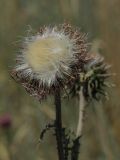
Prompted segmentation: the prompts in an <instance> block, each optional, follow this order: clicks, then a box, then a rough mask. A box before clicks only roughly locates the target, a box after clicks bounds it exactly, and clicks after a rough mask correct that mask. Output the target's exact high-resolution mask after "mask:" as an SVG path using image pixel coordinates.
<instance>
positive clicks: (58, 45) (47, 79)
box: [11, 23, 91, 100]
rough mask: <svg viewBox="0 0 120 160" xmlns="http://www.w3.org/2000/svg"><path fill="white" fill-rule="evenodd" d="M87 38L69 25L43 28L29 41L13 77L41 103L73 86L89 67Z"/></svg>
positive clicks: (21, 51) (13, 71)
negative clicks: (49, 96)
mask: <svg viewBox="0 0 120 160" xmlns="http://www.w3.org/2000/svg"><path fill="white" fill-rule="evenodd" d="M86 40H87V35H86V34H83V33H81V32H80V31H79V30H78V29H74V28H73V27H72V26H71V25H69V24H66V23H65V24H63V25H59V26H58V27H57V26H54V27H43V28H40V30H39V32H38V33H36V34H34V35H32V36H29V37H26V38H25V40H24V42H23V44H22V49H21V50H20V53H19V55H18V56H17V60H16V66H15V68H14V69H13V70H12V72H11V75H12V77H13V78H14V79H15V80H16V81H17V82H20V83H21V84H22V85H23V86H24V87H25V89H26V90H27V91H28V92H29V93H30V94H31V95H33V96H36V97H37V98H38V99H39V100H41V99H43V98H45V97H46V96H47V94H50V93H52V92H54V90H55V89H56V87H61V88H64V85H65V84H66V85H71V84H73V82H74V81H75V80H76V78H78V76H79V73H80V72H82V69H83V66H84V65H85V64H86V63H88V62H89V61H90V59H91V56H90V55H88V43H87V42H86Z"/></svg>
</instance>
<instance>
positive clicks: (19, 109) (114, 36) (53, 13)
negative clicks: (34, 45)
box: [0, 0, 120, 160]
mask: <svg viewBox="0 0 120 160" xmlns="http://www.w3.org/2000/svg"><path fill="white" fill-rule="evenodd" d="M64 20H66V21H68V22H70V23H71V24H73V25H75V26H78V27H80V28H81V30H82V31H83V32H86V33H88V34H89V41H90V42H92V43H93V47H92V52H101V54H102V55H103V56H104V57H105V59H106V61H107V62H108V63H109V64H111V65H112V72H115V73H116V76H115V77H113V79H112V81H113V82H114V83H115V84H116V87H115V88H112V89H110V91H109V93H110V99H109V101H105V102H104V103H103V104H99V105H101V106H100V107H99V106H98V104H97V103H96V104H95V106H96V107H97V108H96V107H95V108H96V109H95V111H93V109H92V108H93V107H92V105H91V106H88V107H87V108H86V118H85V122H84V134H83V138H82V142H81V143H82V144H81V150H80V160H119V159H120V98H119V97H120V69H119V68H120V44H119V43H120V1H119V0H10V1H8V0H0V160H33V159H34V160H48V159H49V160H57V154H56V153H57V151H56V143H55V139H54V137H53V136H52V132H50V133H48V134H46V135H45V139H44V141H41V142H39V135H40V131H41V130H42V129H43V128H44V125H45V124H46V123H48V122H49V121H52V120H53V119H54V101H53V98H52V97H50V98H49V99H48V100H47V102H43V103H41V104H39V102H37V100H36V99H34V98H33V97H30V96H29V95H28V94H27V93H26V92H25V91H24V89H23V88H22V87H21V86H20V85H19V84H16V82H14V81H13V80H12V79H11V77H10V75H9V71H10V69H11V68H12V67H13V66H14V64H15V61H14V59H15V56H16V53H17V52H18V50H19V42H21V40H22V38H23V37H24V36H26V35H27V32H28V30H30V29H33V30H38V29H39V27H40V26H42V25H49V24H59V23H63V22H64ZM77 103H78V102H77V101H76V99H72V100H70V101H69V102H68V101H67V100H65V101H64V102H63V117H64V120H63V123H64V125H67V126H69V127H70V128H71V129H72V130H75V129H76V122H77V112H78V108H77Z"/></svg>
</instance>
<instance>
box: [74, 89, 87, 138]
mask: <svg viewBox="0 0 120 160" xmlns="http://www.w3.org/2000/svg"><path fill="white" fill-rule="evenodd" d="M84 108H85V98H84V95H83V86H81V89H80V91H79V119H78V125H77V132H76V137H80V136H81V135H82V129H83V116H84Z"/></svg>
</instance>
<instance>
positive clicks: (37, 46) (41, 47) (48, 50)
mask: <svg viewBox="0 0 120 160" xmlns="http://www.w3.org/2000/svg"><path fill="white" fill-rule="evenodd" d="M69 52H70V44H69V40H68V39H67V38H66V37H65V36H63V37H55V36H49V37H44V38H40V39H36V40H34V41H33V42H31V43H30V44H29V45H28V48H27V51H26V53H25V59H26V61H27V62H28V64H29V65H30V66H31V67H32V68H33V69H34V71H36V72H40V71H44V70H48V71H49V70H51V71H52V70H54V69H55V66H56V65H57V64H59V63H60V61H64V60H65V59H67V57H68V56H69Z"/></svg>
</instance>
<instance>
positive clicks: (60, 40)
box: [11, 23, 109, 160]
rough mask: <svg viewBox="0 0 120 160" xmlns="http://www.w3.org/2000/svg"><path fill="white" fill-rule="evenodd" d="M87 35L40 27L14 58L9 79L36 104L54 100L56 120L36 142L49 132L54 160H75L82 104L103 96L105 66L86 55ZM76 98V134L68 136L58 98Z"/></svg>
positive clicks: (64, 28)
mask: <svg viewBox="0 0 120 160" xmlns="http://www.w3.org/2000/svg"><path fill="white" fill-rule="evenodd" d="M89 49H90V45H89V43H88V42H87V34H84V33H81V32H80V30H79V29H78V28H73V27H72V26H71V25H70V24H67V23H64V24H62V25H59V26H53V27H50V26H49V27H46V26H44V27H41V28H40V29H39V31H38V32H37V33H34V34H33V35H30V36H28V37H25V38H24V40H23V43H22V45H21V49H20V51H19V54H18V55H17V58H16V66H15V67H14V68H13V70H12V72H11V76H12V78H13V79H15V80H16V81H17V82H18V83H20V84H21V85H22V86H23V87H24V88H25V89H26V91H27V92H28V93H29V94H30V95H32V96H34V97H36V98H37V99H38V100H39V101H40V102H41V101H42V100H45V99H46V98H47V96H48V95H53V96H54V102H55V111H56V118H55V121H54V123H53V124H47V125H46V127H45V129H44V130H43V131H42V133H41V135H40V138H41V139H43V137H44V134H45V132H46V131H47V130H49V129H53V130H54V133H55V134H54V135H55V136H56V141H57V149H58V159H59V160H68V159H71V160H78V153H79V147H80V138H81V135H82V122H83V116H84V115H83V110H84V106H85V104H84V102H85V101H88V100H90V99H92V98H95V99H97V100H98V99H99V97H98V94H102V95H106V94H105V91H104V87H105V86H107V84H106V78H107V77H109V74H108V73H107V70H108V68H109V67H108V65H106V64H105V63H104V59H102V58H101V57H100V56H99V57H98V56H93V55H92V54H90V52H89ZM63 95H66V96H70V95H73V96H77V95H79V100H80V105H79V107H80V109H79V121H78V127H77V132H76V134H75V133H72V132H71V131H70V130H69V129H66V128H65V127H63V125H62V115H61V98H62V97H63Z"/></svg>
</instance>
